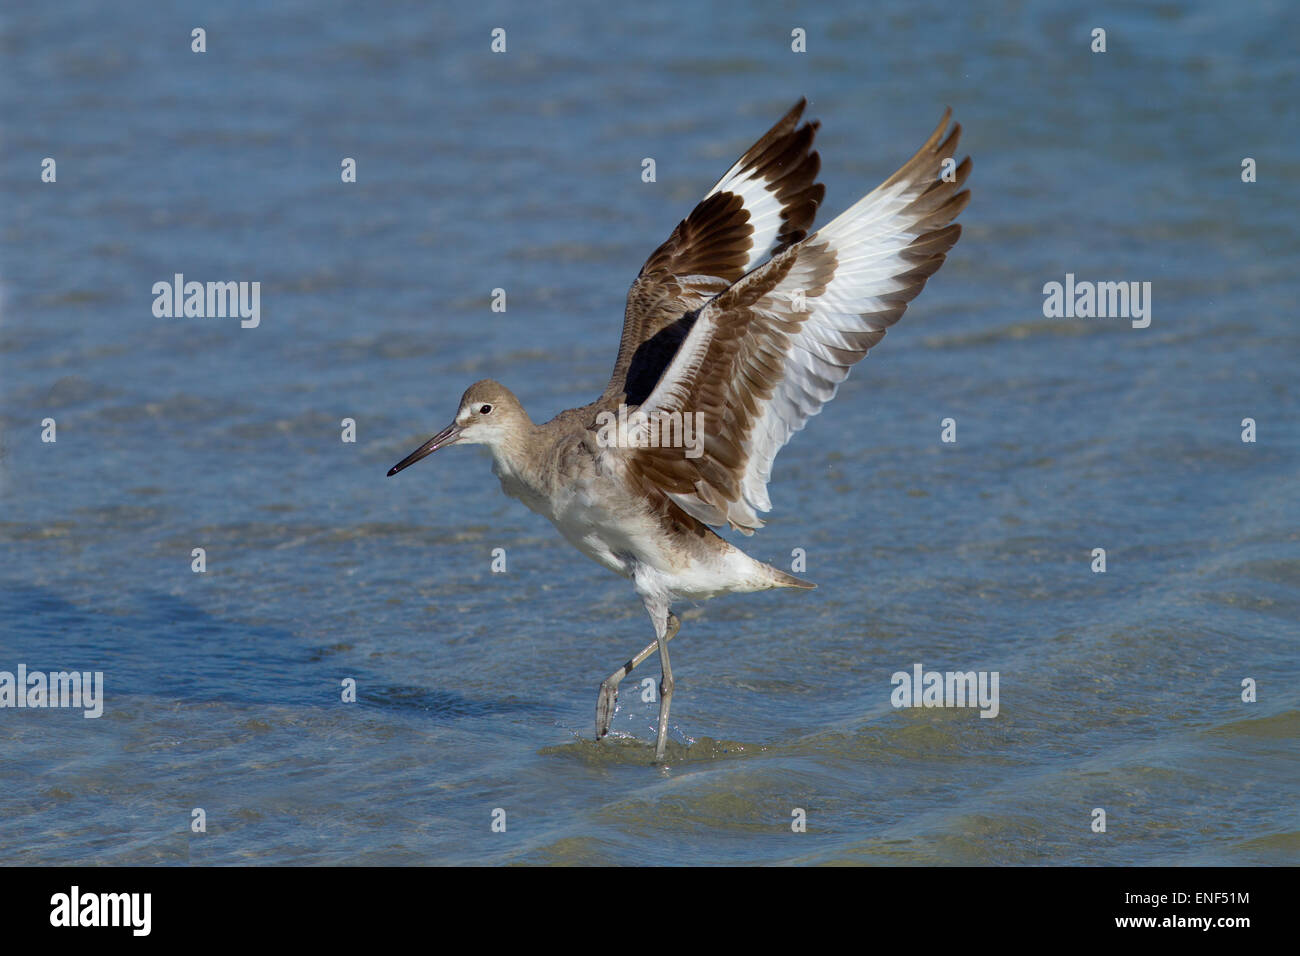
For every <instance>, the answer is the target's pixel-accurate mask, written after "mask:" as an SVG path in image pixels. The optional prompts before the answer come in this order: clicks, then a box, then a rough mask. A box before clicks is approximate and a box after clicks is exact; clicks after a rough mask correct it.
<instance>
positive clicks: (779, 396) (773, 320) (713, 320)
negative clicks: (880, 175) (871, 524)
mask: <svg viewBox="0 0 1300 956" xmlns="http://www.w3.org/2000/svg"><path fill="white" fill-rule="evenodd" d="M950 116H951V111H947V112H945V114H944V117H943V119H942V120H941V121H940V123H939V126H938V128H936V129H935V131H934V133H933V134H932V135H931V136H930V138H929V140H928V141H927V142H926V143H925V145H924V146H922V147H921V149H920V150H919V151H918V152H917V153H916V155H915V156H913V157H912V158H911V159H910V160H909V161H908V162H907V163H906V164H905V165H904V166H903V167H902V168H901V169H899V170H898V172H896V173H894V175H893V176H891V177H890V178H889V179H887V180H886V181H885V182H884V183H882V184H881V185H880V186H878V187H877V188H876V189H875V190H873V191H872V192H871V193H870V194H869V195H867V196H865V197H863V198H862V199H861V200H859V201H858V202H857V203H855V204H854V205H853V206H852V207H851V208H850V209H849V210H848V211H847V212H845V213H844V214H843V215H841V216H840V217H839V218H837V219H835V220H834V221H833V222H831V223H830V224H829V225H827V226H825V227H823V228H822V229H821V230H820V231H818V232H817V233H816V234H814V235H812V236H810V237H808V238H807V239H804V240H802V241H801V242H798V243H796V244H795V245H793V246H791V247H790V248H789V249H787V250H786V251H785V252H782V253H781V254H779V255H777V256H775V257H774V258H773V259H772V260H771V261H770V262H768V263H767V264H766V265H764V266H762V267H761V268H759V269H756V270H754V271H753V272H752V273H750V274H749V275H747V276H745V277H744V278H743V279H741V280H740V281H739V282H737V283H735V284H734V285H733V286H731V287H730V288H728V289H727V290H726V291H724V292H722V293H721V294H720V295H718V296H717V297H716V298H714V299H713V300H711V301H710V302H709V303H708V304H707V305H705V306H704V307H703V309H701V310H700V313H699V316H698V318H697V319H696V320H695V322H694V324H693V326H692V328H691V330H690V332H689V334H688V335H687V336H686V338H685V340H684V341H683V342H682V344H681V346H680V348H679V349H678V350H677V353H676V355H675V357H674V358H673V360H672V362H671V364H670V365H669V366H668V368H667V370H666V371H665V372H664V374H663V377H662V379H661V380H660V381H659V382H658V384H657V385H656V386H655V388H654V390H653V391H652V392H651V394H650V396H649V397H648V398H647V399H646V401H645V403H644V404H643V405H642V406H641V409H640V411H641V413H643V415H644V416H646V418H647V419H649V421H651V422H657V424H656V425H655V427H656V428H657V429H659V430H660V431H662V429H663V428H664V427H666V426H669V425H670V424H671V423H672V421H673V418H672V416H674V415H680V416H687V415H695V414H697V413H698V415H699V416H700V417H699V419H698V420H699V422H700V431H701V432H702V438H703V442H702V449H691V448H688V447H682V446H681V444H680V443H678V444H677V445H676V446H675V447H674V446H673V445H671V444H670V446H669V447H638V448H633V449H630V450H628V451H627V452H626V455H627V458H626V461H627V466H628V469H629V472H630V474H631V475H632V476H633V477H634V478H636V479H638V480H639V481H640V482H641V483H642V484H643V486H644V487H645V488H646V490H647V491H648V492H650V493H651V494H652V495H654V496H656V497H657V496H660V495H662V496H666V497H667V498H669V499H670V500H672V501H673V502H675V503H676V504H677V505H678V506H679V507H681V508H682V509H683V510H684V511H686V512H687V513H688V514H690V515H692V516H693V517H695V518H697V519H699V520H700V521H702V522H704V523H705V524H711V525H722V524H730V525H731V526H732V527H733V528H735V529H737V530H739V531H742V532H744V533H746V534H749V533H752V532H753V531H754V529H756V528H759V527H762V524H763V522H762V521H761V520H760V519H759V517H758V512H760V511H768V510H770V509H771V501H770V500H769V498H768V494H767V483H768V479H769V478H770V477H771V473H772V462H773V461H774V460H775V458H776V455H777V452H779V451H780V450H781V448H783V447H784V446H785V444H786V442H788V441H789V440H790V437H791V436H792V435H793V434H794V433H795V432H797V431H799V430H800V429H801V428H803V427H804V425H805V424H806V423H807V421H808V419H809V418H810V417H812V416H813V415H816V414H817V413H818V412H820V411H821V409H822V406H823V405H825V404H826V402H828V401H830V400H831V398H833V397H834V395H835V392H836V390H837V389H838V388H839V385H840V383H841V382H843V381H844V379H845V378H846V377H847V376H848V374H849V369H850V367H851V366H852V365H853V364H854V363H856V362H857V361H859V360H860V359H862V358H863V357H864V356H865V355H866V354H867V351H868V349H870V348H871V347H872V346H874V345H875V344H876V343H877V342H879V341H880V339H881V338H883V337H884V334H885V330H886V329H887V328H889V326H891V325H893V324H894V323H895V322H897V321H898V320H899V318H901V317H902V315H903V311H904V310H905V309H906V308H907V304H908V303H909V302H910V301H911V300H912V299H913V298H915V297H916V295H917V294H918V293H919V292H920V291H921V289H922V288H923V287H924V286H925V282H926V279H928V278H929V277H930V276H931V275H933V274H934V273H935V271H936V270H938V268H939V266H941V265H942V264H943V261H944V257H945V256H946V254H947V252H948V250H949V249H951V248H952V246H953V244H954V243H955V242H956V241H957V238H958V237H959V236H960V235H961V226H959V225H956V224H951V225H950V223H952V221H953V220H954V219H955V218H956V217H957V215H958V214H959V213H960V212H961V211H962V209H963V208H965V206H966V203H967V202H968V200H969V199H970V193H969V192H968V191H965V192H963V191H960V190H961V187H962V185H963V183H964V182H965V180H966V177H967V175H968V174H969V172H970V159H969V158H968V159H966V160H964V161H963V162H962V163H961V164H960V165H956V164H955V163H948V162H946V161H948V160H951V158H952V156H953V154H954V153H955V152H956V149H957V141H958V137H959V136H960V133H961V127H960V126H959V125H955V124H954V126H953V128H952V130H951V132H949V133H948V134H947V136H946V137H945V135H944V134H945V131H947V129H948V123H949V119H950ZM945 174H946V175H945ZM678 420H679V421H680V419H678ZM693 420H695V419H693ZM679 427H680V426H679ZM655 441H656V443H660V442H659V439H658V438H656V439H655ZM636 443H637V440H635V439H634V441H633V444H636ZM660 444H661V443H660ZM692 451H702V453H700V454H698V455H697V456H696V457H691V452H692Z"/></svg>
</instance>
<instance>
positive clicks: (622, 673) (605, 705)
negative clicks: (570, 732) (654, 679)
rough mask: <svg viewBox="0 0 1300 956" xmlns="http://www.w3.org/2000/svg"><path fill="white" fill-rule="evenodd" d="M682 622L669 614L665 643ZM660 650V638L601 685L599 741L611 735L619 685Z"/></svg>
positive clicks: (679, 627) (598, 717)
mask: <svg viewBox="0 0 1300 956" xmlns="http://www.w3.org/2000/svg"><path fill="white" fill-rule="evenodd" d="M681 626H682V622H681V621H679V620H677V615H676V614H673V613H672V612H669V614H668V629H667V632H666V633H665V634H664V643H665V644H667V643H668V642H669V641H671V640H672V639H673V638H674V637H676V636H677V632H678V631H679V630H680V629H681ZM658 649H659V638H655V639H654V640H653V641H651V642H650V643H649V644H647V645H646V647H645V650H643V651H642V652H641V653H640V654H638V655H637V656H636V657H634V658H632V659H631V660H630V661H628V662H627V663H626V664H624V665H623V666H622V667H620V668H619V669H618V670H616V671H614V673H612V674H610V675H609V677H608V678H606V680H605V682H604V683H603V684H601V685H600V696H599V697H598V698H596V739H597V740H599V739H600V738H601V737H604V736H605V735H606V734H607V733H609V723H610V721H611V720H613V719H614V704H615V702H617V700H618V685H619V684H620V683H622V681H623V678H625V677H626V676H627V675H628V674H630V673H632V669H633V668H634V667H636V666H637V665H638V664H640V663H641V662H642V661H644V660H645V659H646V658H647V657H649V656H650V655H651V654H653V653H654V652H655V651H656V650H658ZM659 693H660V696H661V697H662V696H663V688H662V687H661V688H660V691H659Z"/></svg>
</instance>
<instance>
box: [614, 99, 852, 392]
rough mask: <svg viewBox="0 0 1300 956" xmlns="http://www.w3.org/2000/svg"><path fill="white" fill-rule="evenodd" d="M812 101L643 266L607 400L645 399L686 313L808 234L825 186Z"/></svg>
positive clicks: (682, 330) (789, 116)
mask: <svg viewBox="0 0 1300 956" xmlns="http://www.w3.org/2000/svg"><path fill="white" fill-rule="evenodd" d="M805 105H806V101H805V100H800V101H799V102H798V103H796V104H795V106H794V108H793V109H791V110H790V112H788V113H786V115H785V116H784V117H782V118H781V120H780V121H779V122H778V123H777V124H776V125H775V126H773V127H772V128H771V129H770V130H768V131H767V133H766V134H765V135H764V136H763V138H762V139H760V140H759V141H758V142H757V143H755V144H754V145H753V146H751V147H750V148H749V149H748V150H746V152H745V155H743V156H741V157H740V159H738V160H737V161H736V162H735V164H733V165H732V167H731V168H730V169H729V170H727V173H726V175H725V176H723V177H722V179H720V180H718V182H717V184H716V185H715V186H714V187H713V188H712V189H711V190H709V193H708V195H706V196H705V197H704V199H702V200H701V201H700V203H699V205H697V206H696V207H695V209H694V211H692V212H691V214H690V215H689V216H687V217H686V218H685V219H683V220H682V221H681V222H680V223H679V224H678V225H677V228H676V229H674V230H673V234H672V235H671V236H670V237H669V238H668V241H667V242H665V243H664V244H663V245H662V246H660V247H659V248H658V249H656V250H655V251H654V253H653V254H652V255H651V256H650V258H649V259H647V260H646V263H645V265H644V266H642V267H641V272H640V274H639V275H638V276H637V277H636V281H634V282H633V283H632V288H631V289H630V290H629V291H628V294H627V309H626V311H625V313H624V316H623V336H622V339H621V340H620V342H619V347H618V359H617V361H616V362H615V364H614V373H613V375H612V376H611V377H610V380H609V385H608V386H606V388H605V393H604V395H603V396H602V398H603V399H614V398H618V399H620V400H622V401H625V402H626V403H627V404H629V405H639V404H640V403H641V402H643V401H644V400H645V397H646V396H647V395H648V394H649V393H650V390H651V389H652V388H654V385H655V383H656V382H657V381H659V377H660V376H661V375H662V374H663V371H664V369H665V368H666V367H667V366H668V363H669V362H670V361H671V360H672V357H673V354H674V353H675V352H676V350H677V347H678V346H679V345H680V344H681V342H682V340H683V339H684V338H685V337H686V333H687V332H688V331H689V328H690V326H689V321H685V320H683V316H685V315H686V314H687V313H691V312H694V311H695V310H696V309H698V308H699V307H700V306H702V305H703V304H704V303H705V302H707V301H708V300H709V299H710V298H712V297H713V296H715V295H717V294H718V293H719V292H721V291H722V290H723V289H725V288H726V287H727V286H729V285H731V284H732V283H733V282H735V281H736V280H737V279H739V278H740V277H741V276H743V275H744V274H745V273H746V272H749V271H750V270H751V269H753V268H754V266H756V265H758V263H760V262H762V261H763V259H765V258H766V257H767V256H768V255H770V254H775V253H777V252H780V251H782V250H784V249H786V248H788V247H789V246H790V245H791V244H792V243H795V242H798V241H799V240H800V239H802V238H803V237H804V236H806V235H807V234H808V229H809V228H810V227H811V226H812V221H813V217H814V216H815V215H816V212H817V204H818V203H819V202H820V201H821V199H822V196H823V195H824V194H825V192H826V187H825V186H822V185H821V184H820V183H818V182H817V181H816V179H817V172H818V170H819V169H820V168H821V160H820V158H819V157H818V155H817V153H816V152H815V151H814V150H813V149H812V141H813V136H814V135H815V134H816V132H817V127H818V125H819V124H817V123H815V122H812V123H804V124H803V126H799V119H800V117H801V116H802V115H803V110H804V106H805Z"/></svg>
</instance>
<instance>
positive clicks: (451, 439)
mask: <svg viewBox="0 0 1300 956" xmlns="http://www.w3.org/2000/svg"><path fill="white" fill-rule="evenodd" d="M459 437H460V426H459V425H457V424H456V423H455V422H452V423H451V424H450V425H448V426H447V427H446V428H444V429H443V430H442V431H440V432H438V434H436V435H434V436H433V437H432V438H430V439H429V440H428V441H427V442H425V443H424V444H423V445H421V446H420V447H419V448H417V449H415V451H413V452H411V453H410V454H409V455H407V456H406V457H405V458H403V459H402V460H401V461H399V462H398V463H397V464H395V465H394V466H393V467H392V468H389V469H388V477H389V478H391V477H393V475H395V474H397V473H398V472H399V471H401V470H402V469H403V468H410V467H411V466H412V465H414V464H415V463H416V462H417V461H419V460H420V459H421V458H423V457H424V456H425V455H431V454H433V453H434V452H435V451H437V450H438V449H439V448H441V447H442V446H443V445H451V444H454V443H455V441H456V439H457V438H459Z"/></svg>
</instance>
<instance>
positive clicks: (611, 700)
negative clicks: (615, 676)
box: [596, 681, 618, 740]
mask: <svg viewBox="0 0 1300 956" xmlns="http://www.w3.org/2000/svg"><path fill="white" fill-rule="evenodd" d="M617 702H618V685H617V684H611V683H610V682H609V681H605V683H603V684H601V685H600V696H599V697H598V698H596V739H597V740H600V738H601V737H604V736H605V735H606V734H607V733H609V724H610V721H612V720H613V719H614V704H615V703H617Z"/></svg>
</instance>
